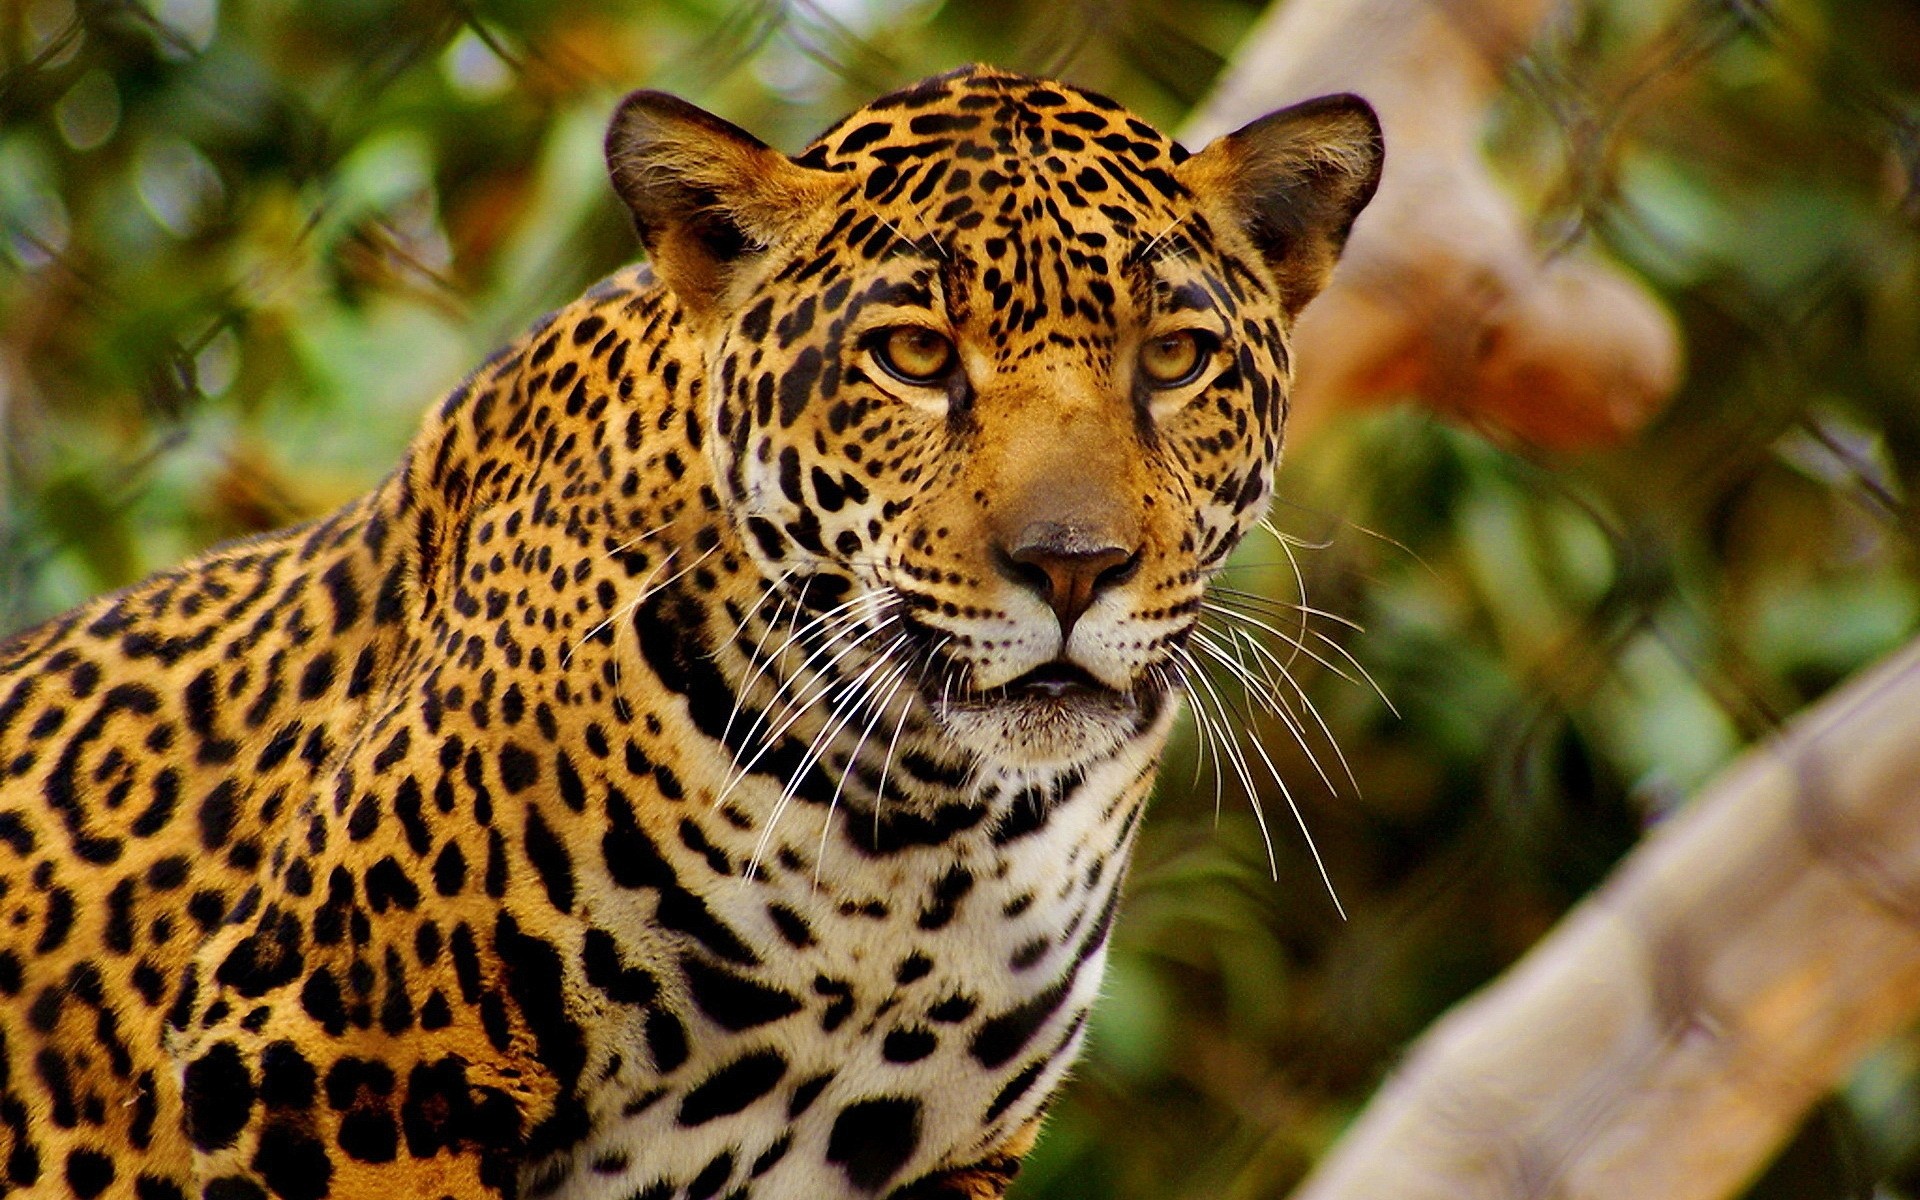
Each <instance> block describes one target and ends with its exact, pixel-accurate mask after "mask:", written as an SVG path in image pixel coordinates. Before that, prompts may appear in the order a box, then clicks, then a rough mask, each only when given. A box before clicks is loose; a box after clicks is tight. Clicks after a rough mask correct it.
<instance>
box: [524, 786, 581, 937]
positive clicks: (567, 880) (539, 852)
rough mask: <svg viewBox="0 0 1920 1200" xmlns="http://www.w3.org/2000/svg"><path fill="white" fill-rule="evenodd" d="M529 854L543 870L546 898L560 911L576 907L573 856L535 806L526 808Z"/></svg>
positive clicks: (535, 867)
mask: <svg viewBox="0 0 1920 1200" xmlns="http://www.w3.org/2000/svg"><path fill="white" fill-rule="evenodd" d="M526 847H527V858H528V859H529V860H531V861H532V863H533V868H534V870H536V871H538V872H539V873H540V883H541V885H542V886H543V887H545V888H546V891H547V901H548V903H550V904H552V905H553V906H554V907H555V908H557V909H559V910H560V911H561V912H572V911H573V859H571V858H569V857H568V856H567V848H566V846H564V845H562V844H561V841H560V838H559V837H558V835H556V834H555V833H554V832H553V828H552V827H551V826H549V825H548V824H547V820H546V818H545V817H543V816H541V815H540V810H539V809H538V808H535V807H530V808H528V809H527V835H526Z"/></svg>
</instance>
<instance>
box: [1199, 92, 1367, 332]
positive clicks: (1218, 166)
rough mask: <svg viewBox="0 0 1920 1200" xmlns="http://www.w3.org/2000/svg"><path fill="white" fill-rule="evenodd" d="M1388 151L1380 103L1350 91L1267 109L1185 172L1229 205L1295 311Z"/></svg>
mask: <svg viewBox="0 0 1920 1200" xmlns="http://www.w3.org/2000/svg"><path fill="white" fill-rule="evenodd" d="M1384 154H1385V146H1384V143H1383V142H1382V141H1381V137H1380V119H1379V118H1378V117H1376V116H1374V113H1373V108H1372V106H1371V105H1369V104H1368V103H1367V102H1366V101H1365V100H1362V99H1361V98H1360V97H1358V96H1352V95H1347V94H1345V93H1342V94H1340V95H1335V96H1322V97H1320V98H1319V99H1318V100H1308V101H1307V102H1306V103H1304V104H1296V105H1294V106H1293V107H1292V108H1283V109H1281V110H1280V111H1279V112H1273V113H1268V114H1267V115H1266V116H1264V117H1261V118H1260V119H1259V120H1257V121H1254V122H1253V123H1252V124H1250V125H1246V126H1243V127H1242V128H1241V129H1239V130H1237V131H1236V132H1234V133H1230V134H1228V135H1226V136H1225V137H1222V138H1218V139H1216V140H1215V141H1213V142H1211V143H1209V144H1208V146H1207V147H1206V149H1204V150H1202V151H1200V153H1198V154H1196V155H1194V156H1193V157H1192V158H1190V159H1188V160H1187V161H1186V162H1184V163H1182V164H1180V167H1179V174H1180V178H1181V181H1182V182H1183V183H1185V184H1186V185H1187V187H1188V188H1189V189H1191V190H1192V191H1193V193H1194V194H1195V195H1196V196H1198V197H1200V198H1202V200H1203V201H1209V200H1210V201H1212V202H1213V203H1214V204H1218V205H1224V206H1225V208H1226V209H1227V211H1228V212H1229V214H1230V215H1231V216H1232V217H1233V218H1234V219H1235V220H1236V221H1237V223H1238V224H1239V226H1240V228H1241V230H1242V231H1243V232H1245V234H1246V235H1247V237H1248V238H1249V239H1251V240H1252V242H1253V244H1254V245H1255V246H1256V247H1257V248H1258V249H1259V251H1260V253H1261V254H1263V255H1264V256H1265V257H1266V260H1267V265H1268V266H1269V267H1271V268H1272V270H1273V274H1274V279H1275V281H1276V282H1277V283H1278V284H1279V286H1280V299H1281V303H1282V304H1284V305H1285V306H1286V310H1287V313H1288V314H1289V315H1295V314H1298V313H1299V311H1300V310H1301V309H1302V308H1304V307H1306V304H1307V301H1309V300H1311V299H1313V298H1314V297H1315V296H1317V295H1319V293H1320V289H1321V288H1322V287H1324V286H1326V282H1327V277H1328V275H1330V274H1331V273H1332V272H1333V264H1334V262H1335V261H1336V260H1338V259H1339V257H1340V250H1341V248H1342V247H1343V246H1345V245H1346V242H1347V233H1348V231H1349V230H1351V229H1352V228H1353V220H1354V218H1355V217H1357V216H1359V215H1360V210H1361V209H1363V208H1365V207H1366V205H1367V201H1368V200H1371V199H1372V198H1373V190H1374V188H1376V187H1378V186H1379V183H1380V166H1381V162H1382V161H1383V157H1384Z"/></svg>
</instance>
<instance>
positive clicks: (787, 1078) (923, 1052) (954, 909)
mask: <svg viewBox="0 0 1920 1200" xmlns="http://www.w3.org/2000/svg"><path fill="white" fill-rule="evenodd" d="M1155 732H1156V734H1163V733H1164V729H1158V730H1156V731H1155ZM1157 742H1158V737H1157V736H1156V737H1151V738H1147V739H1143V744H1142V746H1141V747H1140V750H1139V752H1138V753H1137V754H1127V755H1121V756H1117V757H1116V758H1115V759H1113V760H1111V761H1109V762H1107V763H1105V764H1102V766H1101V767H1099V768H1098V769H1096V770H1094V771H1091V772H1089V773H1087V774H1086V775H1084V776H1083V777H1076V778H1073V779H1071V780H1061V781H1056V782H1055V783H1054V784H1053V786H1051V787H1041V788H1036V787H1034V786H1032V785H1031V782H1030V781H1025V780H1011V779H1007V780H985V781H981V780H975V781H972V786H973V787H974V788H976V789H977V790H976V791H975V793H974V795H975V796H976V798H977V800H978V811H977V813H964V814H961V815H953V814H951V813H949V815H948V816H947V818H946V821H947V827H942V826H940V825H939V824H937V823H935V822H931V821H929V822H928V823H926V824H923V825H913V828H914V829H915V831H916V833H917V835H918V836H915V837H913V838H909V839H905V841H909V842H912V843H913V844H901V840H900V839H896V840H895V841H894V842H893V843H892V844H877V843H876V842H875V841H874V840H873V839H872V838H871V837H866V838H863V837H861V836H860V835H859V834H858V833H855V832H853V831H851V830H850V829H849V828H848V827H849V826H850V825H853V824H856V823H859V822H875V821H876V817H875V815H874V814H873V813H872V812H871V811H866V812H862V811H859V810H858V806H857V805H855V806H851V807H853V808H854V811H848V807H849V806H846V805H840V806H830V805H825V806H823V805H819V804H817V803H807V802H804V801H796V802H795V803H794V805H793V807H792V809H791V811H788V812H786V813H784V814H782V816H781V820H780V824H779V830H780V838H779V840H780V842H781V843H782V844H783V845H785V846H786V847H789V848H793V847H801V846H804V847H806V848H807V850H808V853H807V854H805V855H802V854H798V853H795V852H793V850H792V849H789V850H788V851H787V852H786V853H784V854H782V853H780V852H778V851H776V852H774V853H772V854H767V855H764V857H763V858H762V859H761V861H760V862H758V863H757V864H756V865H755V868H754V871H753V873H752V875H751V876H749V875H748V873H747V871H746V867H747V865H748V864H749V863H752V862H754V859H755V856H756V851H764V849H765V847H764V846H762V845H760V841H761V837H760V834H761V831H760V830H757V829H750V828H742V827H740V826H739V825H737V824H735V823H731V822H728V821H726V820H723V819H720V818H718V817H716V816H714V815H713V814H712V813H711V812H710V811H707V810H706V806H701V805H700V801H699V792H700V789H699V788H698V786H693V787H690V788H688V793H689V794H688V798H687V799H685V800H683V801H681V802H680V803H681V805H682V807H683V809H684V811H683V812H681V813H676V814H673V816H674V818H675V819H674V820H673V821H672V826H673V828H672V829H671V831H669V830H668V829H667V828H666V827H665V824H666V823H664V822H659V821H655V820H650V819H649V817H650V816H654V815H655V814H642V815H641V816H640V817H639V818H638V819H637V820H638V823H639V824H640V825H642V826H646V827H650V828H653V829H657V830H658V831H657V832H652V833H643V836H644V838H645V843H646V845H647V846H648V847H649V849H648V850H646V851H643V852H642V853H643V855H645V854H651V853H655V852H657V854H658V856H659V859H660V860H661V861H660V862H659V864H658V865H655V866H652V867H651V868H650V869H649V870H650V872H651V875H650V877H641V876H636V874H635V871H634V864H633V863H632V862H630V861H629V862H621V861H618V860H613V861H609V862H608V863H607V864H606V865H607V873H608V878H609V879H610V880H612V881H614V886H613V887H612V888H610V889H609V890H608V892H607V894H606V895H605V896H604V897H595V896H593V895H586V896H585V897H584V898H585V901H586V908H585V915H586V917H587V919H588V921H590V922H599V921H602V920H608V923H609V925H610V926H611V928H610V929H609V932H610V933H611V934H612V935H613V936H614V937H615V939H616V940H617V941H618V942H619V950H618V958H619V961H620V962H622V963H623V964H629V965H628V967H627V969H628V970H630V971H631V970H634V969H636V968H637V969H638V970H640V971H644V972H645V973H646V974H647V975H649V976H650V977H651V978H653V979H655V980H657V981H658V991H659V994H658V995H656V996H652V997H648V999H650V1003H648V1004H646V1005H636V1006H633V1007H631V1008H628V1009H624V1010H623V1009H621V1008H620V1007H619V1006H612V1007H603V1008H602V1009H601V1010H600V1018H599V1025H598V1027H597V1029H596V1030H595V1033H596V1035H597V1036H596V1037H595V1038H594V1039H593V1042H594V1045H593V1046H592V1048H591V1052H590V1055H589V1061H588V1064H587V1069H586V1071H584V1072H583V1076H582V1077H583V1079H587V1080H591V1081H593V1082H591V1083H588V1084H586V1085H584V1086H583V1096H582V1107H583V1109H584V1115H585V1117H586V1124H587V1126H588V1128H589V1132H588V1133H587V1134H586V1135H585V1136H584V1137H582V1138H581V1139H580V1140H579V1141H578V1142H577V1144H575V1145H574V1146H572V1147H571V1148H569V1149H568V1150H566V1151H565V1152H563V1153H561V1154H559V1155H556V1156H554V1157H552V1158H550V1159H548V1160H547V1161H545V1162H543V1163H540V1164H538V1165H536V1166H534V1167H532V1168H529V1169H528V1171H527V1172H526V1174H525V1176H524V1179H523V1185H524V1189H525V1194H528V1195H531V1196H547V1195H553V1196H563V1197H570V1198H578V1200H587V1198H589V1197H615V1196H618V1197H626V1196H633V1195H640V1196H661V1197H665V1196H680V1195H686V1196H729V1197H747V1196H754V1195H759V1196H808V1195H869V1194H870V1195H884V1194H888V1193H890V1192H891V1191H893V1190H894V1189H896V1188H899V1187H901V1186H903V1185H905V1184H907V1183H909V1182H910V1181H912V1180H913V1179H915V1178H918V1177H920V1176H923V1175H926V1174H928V1173H931V1172H934V1171H936V1170H939V1169H942V1168H946V1167H951V1166H953V1165H955V1164H960V1163H965V1162H968V1161H971V1160H973V1159H975V1158H978V1157H979V1156H980V1155H981V1154H982V1153H984V1152H986V1151H987V1150H988V1149H990V1148H991V1147H993V1146H995V1145H999V1144H1002V1143H1004V1142H1005V1141H1006V1140H1007V1139H1008V1137H1009V1136H1010V1135H1011V1134H1012V1133H1013V1132H1014V1131H1016V1130H1018V1129H1020V1127H1021V1126H1022V1125H1024V1124H1026V1123H1027V1122H1028V1121H1029V1120H1031V1119H1032V1118H1033V1117H1034V1116H1035V1115H1036V1114H1037V1113H1038V1112H1039V1111H1040V1108H1041V1106H1042V1105H1043V1103H1044V1102H1045V1100H1046V1099H1047V1097H1048V1096H1049V1094H1050V1093H1051V1091H1052V1090H1053V1089H1054V1087H1055V1086H1057V1084H1058V1083H1059V1081H1060V1079H1061V1078H1062V1076H1063V1075H1064V1073H1065V1072H1066V1069H1067V1067H1068V1065H1069V1063H1070V1062H1071V1060H1072V1058H1073V1056H1074V1053H1075V1050H1076V1048H1077V1045H1078V1043H1079V1041H1080V1039H1081V1037H1082V1033H1083V1027H1084V1021H1085V1016H1086V1013H1087V1010H1088V1008H1089V1006H1090V1005H1091V1003H1092V1001H1093V999H1094V996H1095V994H1096V992H1097V990H1098V983H1099V978H1100V973H1101V963H1102V959H1103V956H1104V951H1105V945H1106V938H1107V933H1108V929H1109V928H1110V925H1111V922H1112V919H1113V915H1114V909H1115V906H1116V904H1117V901H1118V898H1119V891H1120V883H1121V880H1122V877H1123V875H1124V871H1125V863H1126V858H1127V853H1128V851H1129V849H1130V846H1131V842H1132V838H1133V835H1134V830H1135V828H1136V826H1137V822H1138V820H1139V817H1140V814H1141V808H1142V806H1143V804H1144V802H1145V795H1146V790H1147V786H1148V783H1149V780H1150V766H1151V762H1152V758H1153V749H1154V746H1155V744H1157ZM1016 785H1018V786H1016ZM780 792H781V789H779V788H777V787H773V786H771V784H767V785H766V786H759V787H757V786H754V782H753V781H749V783H748V784H746V785H743V786H740V787H738V788H737V789H736V790H735V791H734V793H733V794H732V795H731V796H730V797H729V802H730V803H731V804H736V805H738V806H739V807H740V808H741V809H745V810H747V811H756V810H758V811H768V812H770V811H771V806H773V805H776V804H778V803H779V797H780ZM829 808H833V809H834V810H835V811H831V812H830V811H829ZM900 819H901V814H899V813H894V814H891V816H889V815H888V814H885V813H882V814H880V816H879V817H878V821H879V823H880V824H881V825H883V826H884V825H885V824H886V823H887V822H889V821H890V820H891V821H899V820H900ZM685 822H691V823H693V825H694V826H696V827H697V828H696V829H689V828H687V826H686V824H685ZM954 826H958V827H954ZM622 848H623V846H622V844H621V843H619V842H611V843H609V847H608V851H607V852H608V854H610V855H617V854H619V853H620V852H621V850H622ZM808 860H810V861H808ZM669 879H670V880H671V881H672V882H671V884H669V885H666V886H660V885H662V884H663V883H664V881H666V880H669ZM623 884H626V885H638V886H623ZM677 889H684V894H681V893H680V892H678V891H677ZM692 913H698V914H699V916H698V917H697V918H692V919H689V914H692ZM636 918H637V919H636ZM635 998H636V999H640V998H642V997H635Z"/></svg>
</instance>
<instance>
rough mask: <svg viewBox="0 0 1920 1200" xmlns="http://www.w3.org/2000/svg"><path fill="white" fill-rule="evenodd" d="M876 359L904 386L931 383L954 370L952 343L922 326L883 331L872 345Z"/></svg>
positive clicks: (906, 326) (903, 326)
mask: <svg viewBox="0 0 1920 1200" xmlns="http://www.w3.org/2000/svg"><path fill="white" fill-rule="evenodd" d="M873 356H874V357H875V358H877V359H879V360H880V365H881V366H883V367H885V368H886V369H887V374H889V375H892V376H893V377H894V378H895V379H898V380H900V381H901V382H902V383H914V384H929V383H935V382H938V381H939V379H940V378H941V376H943V375H945V374H947V373H948V372H949V371H951V370H952V369H953V360H954V358H955V357H956V355H955V352H954V349H953V343H952V342H950V341H948V340H947V339H946V338H945V337H943V336H941V335H940V334H937V333H935V332H934V331H933V330H931V329H926V328H923V327H922V326H919V325H899V326H896V327H894V328H892V329H887V330H882V331H881V334H880V336H879V338H878V339H876V340H875V342H874V344H873Z"/></svg>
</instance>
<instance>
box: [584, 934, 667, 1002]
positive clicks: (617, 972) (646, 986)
mask: <svg viewBox="0 0 1920 1200" xmlns="http://www.w3.org/2000/svg"><path fill="white" fill-rule="evenodd" d="M581 957H582V958H583V959H584V960H585V963H586V968H587V982H588V983H590V984H592V985H593V986H594V987H597V988H599V989H600V990H601V991H603V992H605V993H606V994H607V998H608V999H610V1000H613V1001H615V1002H616V1003H619V1004H647V1003H650V1002H651V1001H652V1000H653V998H654V996H655V995H656V994H658V992H659V990H660V987H659V985H658V984H657V983H655V982H654V978H653V976H652V975H650V974H648V973H647V971H646V970H645V969H644V968H642V967H629V966H627V965H626V963H625V962H623V961H622V960H621V958H620V948H619V946H618V944H617V943H615V942H614V940H613V935H612V934H610V933H608V932H607V931H606V930H604V929H589V930H587V938H586V944H585V946H584V947H583V949H582V954H581Z"/></svg>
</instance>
